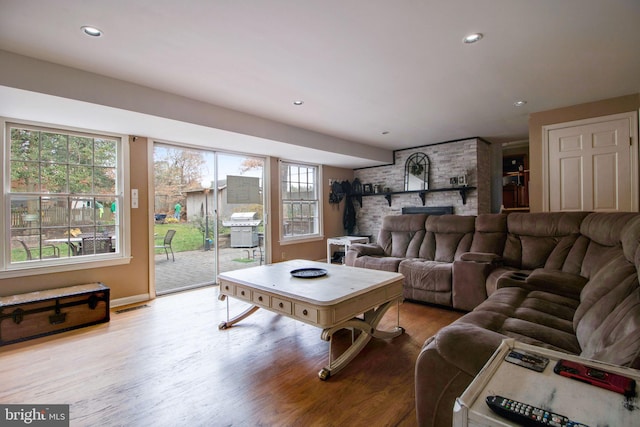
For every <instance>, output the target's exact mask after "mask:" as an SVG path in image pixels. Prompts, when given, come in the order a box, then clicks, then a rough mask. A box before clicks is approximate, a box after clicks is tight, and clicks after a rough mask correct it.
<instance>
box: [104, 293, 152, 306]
mask: <svg viewBox="0 0 640 427" xmlns="http://www.w3.org/2000/svg"><path fill="white" fill-rule="evenodd" d="M150 299H151V296H150V295H149V294H140V295H132V296H130V297H124V298H118V299H112V300H111V308H114V307H122V306H123V305H129V304H136V303H138V302H144V301H149V300H150Z"/></svg>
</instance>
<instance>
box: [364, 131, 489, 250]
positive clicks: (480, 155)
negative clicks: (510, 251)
mask: <svg viewBox="0 0 640 427" xmlns="http://www.w3.org/2000/svg"><path fill="white" fill-rule="evenodd" d="M418 152H420V153H424V154H426V155H427V156H428V157H429V161H430V173H429V188H430V189H435V188H438V189H440V188H451V187H452V185H451V184H450V183H449V178H451V177H453V176H459V175H465V174H466V175H467V185H468V186H471V187H478V189H477V190H470V191H469V192H468V193H467V202H466V204H463V203H462V198H461V197H460V193H459V192H458V191H447V192H437V193H427V195H426V198H425V206H453V207H454V213H455V214H458V215H477V214H478V213H486V212H490V211H491V147H490V145H489V144H487V143H486V142H484V141H482V140H480V139H477V138H471V139H466V140H461V141H455V142H449V143H442V144H437V145H429V146H424V147H417V148H411V149H406V150H400V151H396V152H395V163H394V164H393V165H388V166H378V167H372V168H366V169H358V170H356V171H355V177H356V178H358V179H360V181H361V182H362V183H363V184H369V183H370V184H373V185H376V184H379V185H381V186H382V187H389V189H390V191H403V190H404V167H405V162H406V160H407V158H408V157H409V156H410V155H412V154H414V153H418ZM391 197H392V201H391V206H389V205H388V203H387V200H386V199H385V198H384V197H383V196H369V197H363V198H362V207H360V206H359V205H358V204H357V203H356V210H357V225H356V232H357V233H359V234H365V235H372V236H373V239H374V240H375V238H376V237H377V234H378V230H379V228H380V224H381V223H382V218H383V217H384V216H386V215H399V214H401V213H402V208H403V207H405V206H422V200H421V199H420V197H419V195H418V194H417V193H411V194H394V195H392V196H391Z"/></svg>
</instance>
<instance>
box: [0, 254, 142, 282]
mask: <svg viewBox="0 0 640 427" xmlns="http://www.w3.org/2000/svg"><path fill="white" fill-rule="evenodd" d="M130 262H131V257H112V258H103V259H95V258H94V259H88V260H82V261H75V262H73V263H68V264H60V265H42V266H38V267H35V266H33V265H25V266H22V265H20V266H12V267H11V269H8V270H6V271H0V279H10V278H14V277H24V276H38V275H43V274H51V273H62V272H66V271H79V270H85V269H88V268H102V267H112V266H115V265H125V264H129V263H130Z"/></svg>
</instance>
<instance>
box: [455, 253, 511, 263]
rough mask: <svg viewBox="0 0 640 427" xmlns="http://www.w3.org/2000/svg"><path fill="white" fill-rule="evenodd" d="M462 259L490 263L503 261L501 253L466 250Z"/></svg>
mask: <svg viewBox="0 0 640 427" xmlns="http://www.w3.org/2000/svg"><path fill="white" fill-rule="evenodd" d="M460 260H461V261H471V262H485V263H488V264H500V263H502V257H501V256H500V255H497V254H494V253H488V252H465V253H463V254H462V255H460Z"/></svg>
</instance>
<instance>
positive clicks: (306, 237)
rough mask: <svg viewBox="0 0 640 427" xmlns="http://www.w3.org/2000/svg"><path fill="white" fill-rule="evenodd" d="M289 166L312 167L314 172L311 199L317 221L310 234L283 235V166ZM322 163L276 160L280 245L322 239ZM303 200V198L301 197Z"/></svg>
mask: <svg viewBox="0 0 640 427" xmlns="http://www.w3.org/2000/svg"><path fill="white" fill-rule="evenodd" d="M289 166H302V167H307V168H314V169H315V172H316V176H315V178H316V183H315V184H316V185H315V191H316V198H315V199H313V200H314V201H315V203H316V206H317V223H318V229H317V231H316V232H315V233H311V234H301V235H293V236H286V235H285V227H284V220H285V212H284V204H285V199H284V198H283V196H284V194H283V186H284V185H283V177H284V170H283V169H284V168H285V167H286V168H289ZM321 183H322V165H318V164H313V163H304V162H298V161H293V160H283V159H280V160H279V161H278V202H279V207H278V210H279V213H280V221H279V229H280V232H279V235H280V244H281V245H287V244H294V243H303V242H311V241H317V240H322V239H324V230H323V224H324V219H323V218H324V217H323V209H322V205H323V204H322V200H323V191H322V185H321ZM301 200H303V199H301ZM304 200H307V199H304Z"/></svg>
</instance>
